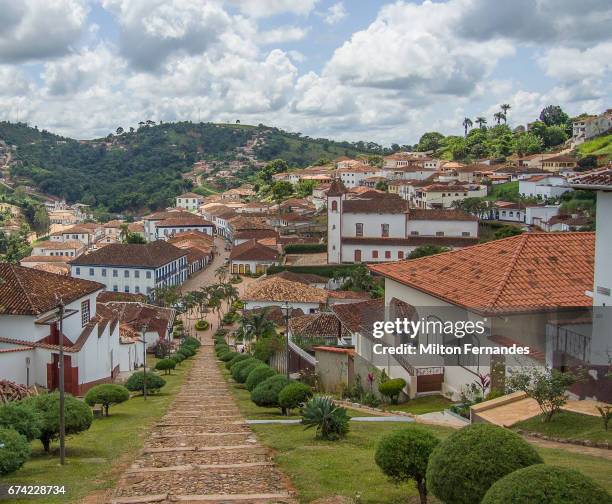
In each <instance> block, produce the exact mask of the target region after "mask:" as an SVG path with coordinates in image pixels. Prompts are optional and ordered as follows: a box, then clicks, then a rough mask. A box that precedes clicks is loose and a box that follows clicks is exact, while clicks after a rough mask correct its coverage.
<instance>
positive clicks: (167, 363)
mask: <svg viewBox="0 0 612 504" xmlns="http://www.w3.org/2000/svg"><path fill="white" fill-rule="evenodd" d="M175 367H176V361H175V360H174V359H171V358H167V359H160V360H158V361H157V362H156V363H155V369H157V370H158V371H163V372H164V374H172V370H173V369H174V368H175Z"/></svg>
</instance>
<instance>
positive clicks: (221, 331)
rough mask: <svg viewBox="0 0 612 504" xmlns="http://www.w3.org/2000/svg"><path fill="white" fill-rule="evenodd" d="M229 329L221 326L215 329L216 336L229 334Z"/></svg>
mask: <svg viewBox="0 0 612 504" xmlns="http://www.w3.org/2000/svg"><path fill="white" fill-rule="evenodd" d="M228 332H229V331H228V330H227V329H223V328H219V329H217V330H216V331H215V338H216V337H218V336H221V337H224V336H227V333H228Z"/></svg>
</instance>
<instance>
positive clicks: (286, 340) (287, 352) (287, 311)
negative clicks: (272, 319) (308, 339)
mask: <svg viewBox="0 0 612 504" xmlns="http://www.w3.org/2000/svg"><path fill="white" fill-rule="evenodd" d="M290 309H291V307H290V306H289V302H288V301H285V305H284V306H283V311H284V312H285V313H284V315H285V367H286V374H287V379H289V310H290Z"/></svg>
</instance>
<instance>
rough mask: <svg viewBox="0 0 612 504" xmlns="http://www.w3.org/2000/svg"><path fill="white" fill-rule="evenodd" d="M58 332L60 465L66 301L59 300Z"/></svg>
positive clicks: (62, 460)
mask: <svg viewBox="0 0 612 504" xmlns="http://www.w3.org/2000/svg"><path fill="white" fill-rule="evenodd" d="M57 309H58V330H59V443H60V464H61V465H64V464H65V463H66V419H65V407H64V403H65V391H64V328H63V326H64V323H63V322H64V309H65V306H64V300H63V299H62V298H59V301H58V304H57Z"/></svg>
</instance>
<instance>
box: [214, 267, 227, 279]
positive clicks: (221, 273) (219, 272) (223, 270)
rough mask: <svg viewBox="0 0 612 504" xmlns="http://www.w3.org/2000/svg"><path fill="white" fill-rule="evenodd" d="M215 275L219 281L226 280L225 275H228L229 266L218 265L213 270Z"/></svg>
mask: <svg viewBox="0 0 612 504" xmlns="http://www.w3.org/2000/svg"><path fill="white" fill-rule="evenodd" d="M215 276H216V277H217V279H218V280H219V282H221V283H223V282H225V281H226V280H227V277H228V276H229V268H228V267H227V266H225V265H221V266H219V267H218V268H217V269H216V270H215Z"/></svg>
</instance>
